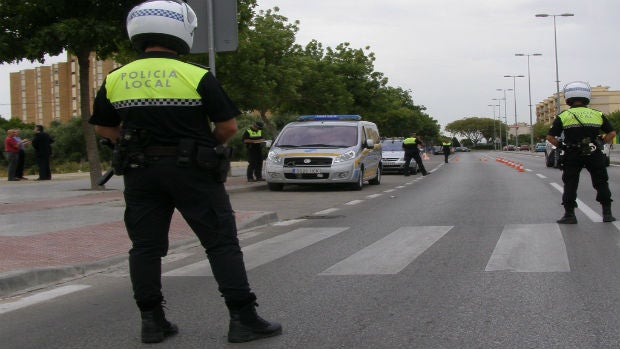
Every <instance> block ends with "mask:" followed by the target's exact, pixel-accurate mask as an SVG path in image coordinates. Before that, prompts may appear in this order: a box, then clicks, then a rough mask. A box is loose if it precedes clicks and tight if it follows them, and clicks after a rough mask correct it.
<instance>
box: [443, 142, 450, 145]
mask: <svg viewBox="0 0 620 349" xmlns="http://www.w3.org/2000/svg"><path fill="white" fill-rule="evenodd" d="M442 144H443V145H452V143H450V142H443V143H442Z"/></svg>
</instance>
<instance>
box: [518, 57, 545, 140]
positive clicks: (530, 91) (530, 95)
mask: <svg viewBox="0 0 620 349" xmlns="http://www.w3.org/2000/svg"><path fill="white" fill-rule="evenodd" d="M515 56H527V93H528V95H529V97H530V98H529V100H530V104H529V107H530V147H533V146H534V124H533V123H532V85H531V81H530V80H531V78H530V77H531V74H530V56H542V54H541V53H515ZM530 150H531V149H530Z"/></svg>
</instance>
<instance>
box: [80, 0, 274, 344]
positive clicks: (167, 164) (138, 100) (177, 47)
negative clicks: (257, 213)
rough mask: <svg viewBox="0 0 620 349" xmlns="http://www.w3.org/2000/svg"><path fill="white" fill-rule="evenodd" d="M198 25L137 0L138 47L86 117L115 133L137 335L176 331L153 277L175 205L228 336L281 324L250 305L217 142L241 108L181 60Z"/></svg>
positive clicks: (248, 335) (149, 339)
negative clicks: (217, 299) (195, 242)
mask: <svg viewBox="0 0 620 349" xmlns="http://www.w3.org/2000/svg"><path fill="white" fill-rule="evenodd" d="M196 26H197V23H196V15H195V13H194V11H193V10H192V9H191V7H189V5H187V4H186V3H185V2H182V1H164V0H154V1H146V2H143V3H141V4H139V5H137V6H135V7H134V8H133V9H132V10H131V11H130V12H129V15H128V16H127V31H128V33H129V38H130V39H131V42H132V44H133V46H134V47H135V48H136V49H137V50H138V51H139V52H140V53H141V57H140V59H138V60H136V61H133V62H131V63H129V64H126V65H124V66H122V67H120V68H118V69H117V70H114V71H112V72H111V73H110V74H109V75H108V76H107V77H106V79H105V82H104V84H103V86H102V87H101V89H100V90H99V92H98V93H97V96H96V98H95V104H94V112H93V115H92V117H91V118H90V123H92V124H94V125H96V126H95V129H96V131H97V133H99V134H101V135H102V136H104V137H106V138H109V139H111V140H112V141H113V142H114V143H116V149H115V156H116V155H118V156H116V158H115V159H116V160H113V163H115V171H120V172H122V173H124V186H125V190H124V196H125V203H126V209H125V226H126V228H127V232H128V234H129V238H130V239H131V242H132V248H131V250H130V251H129V272H130V277H131V283H132V286H133V293H134V299H135V300H136V304H137V306H138V308H139V309H140V314H141V318H142V335H141V338H142V342H144V343H156V342H161V341H163V340H164V338H165V337H167V336H170V335H174V334H176V333H177V332H178V329H177V326H176V325H174V324H172V323H171V322H169V321H168V320H167V319H166V317H165V314H164V310H163V303H164V297H163V294H162V283H161V258H162V257H163V256H165V255H166V253H167V252H168V230H169V227H170V221H171V218H172V215H173V213H174V210H175V208H176V209H177V210H178V211H179V212H180V213H181V214H182V215H183V217H184V218H185V220H187V222H188V224H189V226H190V227H191V228H192V230H193V231H194V233H195V234H196V235H197V236H198V239H199V240H200V243H201V244H202V246H203V247H204V249H205V251H206V253H207V257H208V259H209V262H210V265H211V270H212V272H213V275H214V277H215V280H216V282H217V284H218V289H219V291H220V292H221V294H222V296H223V297H224V301H225V304H226V306H227V307H228V310H229V313H230V323H229V331H228V341H229V342H247V341H251V340H255V339H259V338H264V337H270V336H275V335H278V334H280V333H281V332H282V327H281V326H280V324H278V323H275V322H269V321H266V320H264V319H262V318H261V317H260V316H258V315H257V313H256V308H255V307H256V296H255V295H254V293H252V292H251V289H250V286H249V282H248V279H247V275H246V270H245V266H244V262H243V253H242V252H241V248H240V247H239V240H238V238H237V228H236V226H235V217H234V212H233V210H232V207H231V204H230V200H229V198H228V194H227V193H226V189H225V187H224V181H225V178H226V177H225V176H226V173H227V172H228V169H229V168H230V167H229V165H230V163H229V160H230V159H229V156H230V154H229V152H228V151H227V149H229V148H226V147H224V146H223V144H225V143H226V142H227V141H228V140H229V139H230V138H231V137H232V136H233V135H234V134H235V133H236V131H237V123H236V121H235V117H236V116H237V115H239V114H240V112H239V110H238V109H237V107H236V106H235V105H234V104H233V103H232V101H231V100H230V99H229V98H228V96H227V95H226V93H225V92H224V91H223V89H222V88H221V87H220V85H219V83H218V82H217V81H216V79H215V77H214V76H213V74H211V73H210V72H209V70H208V69H207V68H205V67H202V66H198V65H194V64H189V63H184V62H182V61H180V60H179V54H187V53H189V50H190V48H191V46H192V43H193V32H194V30H195V28H196ZM211 122H212V123H213V125H214V128H212V127H211ZM214 319H215V318H210V320H214Z"/></svg>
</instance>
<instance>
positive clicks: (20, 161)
mask: <svg viewBox="0 0 620 349" xmlns="http://www.w3.org/2000/svg"><path fill="white" fill-rule="evenodd" d="M14 131H15V135H14V136H13V138H15V140H16V141H17V143H18V144H19V153H18V157H17V169H16V170H15V177H16V178H17V179H20V180H27V179H28V178H26V177H24V165H25V164H26V151H25V149H24V146H25V145H26V144H30V143H31V142H30V140H29V139H21V137H20V136H19V129H15V130H14Z"/></svg>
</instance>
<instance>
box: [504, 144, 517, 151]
mask: <svg viewBox="0 0 620 349" xmlns="http://www.w3.org/2000/svg"><path fill="white" fill-rule="evenodd" d="M515 150H517V147H515V146H514V145H512V144H508V145H506V146H504V151H515Z"/></svg>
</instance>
